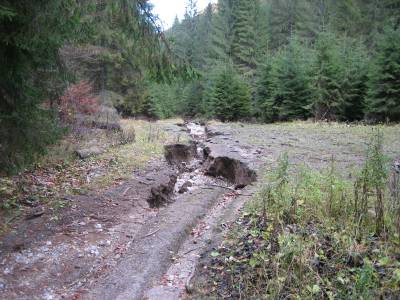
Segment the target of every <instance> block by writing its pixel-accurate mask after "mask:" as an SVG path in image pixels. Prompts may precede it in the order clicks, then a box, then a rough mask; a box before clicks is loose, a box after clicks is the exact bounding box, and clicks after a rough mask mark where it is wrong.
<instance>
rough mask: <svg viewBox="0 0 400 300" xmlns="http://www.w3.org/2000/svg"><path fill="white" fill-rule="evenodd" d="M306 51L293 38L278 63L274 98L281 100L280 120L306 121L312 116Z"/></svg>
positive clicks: (278, 108)
mask: <svg viewBox="0 0 400 300" xmlns="http://www.w3.org/2000/svg"><path fill="white" fill-rule="evenodd" d="M308 66H309V64H308V61H307V59H306V56H305V49H304V48H303V46H302V45H301V44H300V43H299V42H298V41H297V40H296V38H292V40H291V42H290V44H289V46H288V47H287V49H286V50H285V51H284V52H283V55H282V56H281V58H280V60H279V61H278V63H277V70H276V76H275V81H276V83H275V90H274V94H273V97H274V98H275V99H280V104H279V106H278V107H277V110H278V116H279V120H285V121H287V120H296V119H306V118H307V117H309V114H310V102H311V87H310V79H309V74H308V70H307V67H308Z"/></svg>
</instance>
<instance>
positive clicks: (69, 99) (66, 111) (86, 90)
mask: <svg viewBox="0 0 400 300" xmlns="http://www.w3.org/2000/svg"><path fill="white" fill-rule="evenodd" d="M92 92H93V86H92V84H91V83H90V82H88V81H84V80H82V81H80V82H79V83H77V84H73V85H71V86H70V87H69V88H68V89H67V90H66V91H65V94H64V95H63V96H62V97H61V98H60V108H59V112H60V116H61V119H62V120H63V121H64V122H67V123H71V122H74V120H75V118H76V115H77V114H84V115H91V114H94V113H96V112H97V111H98V110H99V101H98V100H99V99H98V97H96V96H93V93H92Z"/></svg>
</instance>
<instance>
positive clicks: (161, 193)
mask: <svg viewBox="0 0 400 300" xmlns="http://www.w3.org/2000/svg"><path fill="white" fill-rule="evenodd" d="M176 181H177V177H176V175H169V176H166V175H164V176H163V177H162V178H161V180H160V183H159V184H158V185H157V186H153V187H152V188H151V194H150V197H149V198H148V199H147V202H148V203H149V205H150V207H151V208H155V207H161V206H163V205H165V204H167V203H168V202H170V200H171V195H172V194H173V192H174V187H175V184H176Z"/></svg>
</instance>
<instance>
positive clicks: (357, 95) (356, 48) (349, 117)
mask: <svg viewBox="0 0 400 300" xmlns="http://www.w3.org/2000/svg"><path fill="white" fill-rule="evenodd" d="M341 57H342V60H341V61H342V64H343V71H342V83H341V93H342V97H343V104H342V106H341V109H340V116H339V119H340V120H341V121H359V120H362V119H363V117H364V105H365V98H366V95H367V89H368V87H367V83H368V62H369V59H368V55H367V53H366V50H365V47H364V46H363V45H362V43H360V42H352V41H349V42H347V41H345V42H344V43H343V45H342V53H341Z"/></svg>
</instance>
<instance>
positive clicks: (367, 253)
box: [199, 131, 400, 299]
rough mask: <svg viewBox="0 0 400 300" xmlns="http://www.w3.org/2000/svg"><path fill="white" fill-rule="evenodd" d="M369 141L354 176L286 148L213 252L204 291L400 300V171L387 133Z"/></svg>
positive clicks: (212, 295) (213, 295)
mask: <svg viewBox="0 0 400 300" xmlns="http://www.w3.org/2000/svg"><path fill="white" fill-rule="evenodd" d="M368 140H370V143H369V146H368V151H367V154H366V161H365V163H364V165H363V166H362V167H360V168H357V169H351V170H347V171H348V172H347V173H344V172H342V171H341V172H339V171H338V170H337V167H336V163H335V161H334V159H332V160H331V162H330V163H329V165H328V166H327V167H325V168H322V169H321V170H318V171H317V170H316V169H310V168H309V167H307V166H305V165H300V166H293V165H291V164H290V163H289V160H288V157H287V155H283V156H282V157H281V158H280V159H279V163H278V165H277V167H276V168H275V169H274V170H272V171H270V172H268V174H267V175H266V180H265V181H266V182H267V184H266V185H265V186H264V188H262V189H261V191H260V192H259V194H258V195H257V197H256V199H255V200H254V201H253V202H252V203H251V205H250V206H249V207H248V208H247V209H246V212H245V214H244V215H243V216H242V217H241V218H240V219H239V220H238V221H237V226H236V229H235V230H234V232H232V233H231V234H230V236H229V237H228V239H227V240H226V241H225V242H224V243H223V244H222V245H221V246H220V247H219V248H218V249H216V250H215V251H213V252H211V258H210V259H211V263H210V264H209V266H207V267H208V270H207V271H206V274H205V276H204V277H205V278H207V279H206V283H205V284H204V285H203V286H201V287H200V294H201V296H199V297H202V296H204V297H207V298H225V299H237V298H241V299H398V298H399V297H400V262H399V259H400V257H399V256H400V255H399V253H400V192H399V191H400V180H399V174H398V173H397V172H396V170H394V169H392V168H390V165H391V164H390V162H389V160H387V159H386V157H385V156H384V154H383V149H382V145H383V140H382V132H381V131H377V132H375V133H374V134H373V136H372V138H369V139H368ZM343 174H347V175H343ZM349 174H350V175H349Z"/></svg>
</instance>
